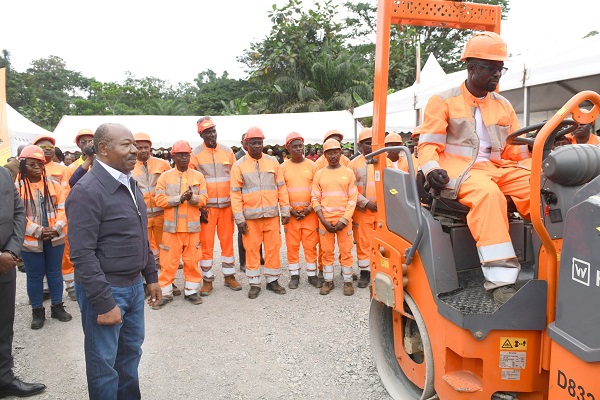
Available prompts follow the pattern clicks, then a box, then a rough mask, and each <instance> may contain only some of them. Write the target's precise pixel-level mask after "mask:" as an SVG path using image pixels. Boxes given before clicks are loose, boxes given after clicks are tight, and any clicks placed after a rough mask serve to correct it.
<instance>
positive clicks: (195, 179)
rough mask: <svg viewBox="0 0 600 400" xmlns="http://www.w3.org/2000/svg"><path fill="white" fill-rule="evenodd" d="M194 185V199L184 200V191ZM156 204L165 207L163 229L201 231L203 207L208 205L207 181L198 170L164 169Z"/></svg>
mask: <svg viewBox="0 0 600 400" xmlns="http://www.w3.org/2000/svg"><path fill="white" fill-rule="evenodd" d="M190 186H191V187H192V192H194V195H193V196H192V198H191V199H190V201H184V202H183V203H182V202H181V195H182V194H183V192H185V191H186V190H188V188H189V187H190ZM155 200H156V205H157V206H158V207H162V208H164V213H165V222H164V225H163V232H169V233H176V232H200V208H199V207H204V206H205V205H206V202H207V200H208V195H207V194H206V180H205V179H204V176H203V175H202V174H201V173H200V172H198V171H196V170H195V169H191V168H188V169H187V170H186V171H185V172H181V171H179V170H178V169H177V168H173V169H170V170H169V171H167V172H164V173H163V174H162V175H161V176H160V178H158V182H157V183H156V196H155Z"/></svg>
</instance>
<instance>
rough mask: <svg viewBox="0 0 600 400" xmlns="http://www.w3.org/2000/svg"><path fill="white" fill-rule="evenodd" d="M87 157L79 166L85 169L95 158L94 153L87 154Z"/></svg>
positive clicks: (88, 167)
mask: <svg viewBox="0 0 600 400" xmlns="http://www.w3.org/2000/svg"><path fill="white" fill-rule="evenodd" d="M86 155H87V158H86V159H85V161H84V162H83V163H82V164H81V168H83V169H85V170H86V171H88V170H89V169H90V167H91V166H92V165H93V164H94V159H95V158H96V155H95V154H89V155H88V154H87V153H86Z"/></svg>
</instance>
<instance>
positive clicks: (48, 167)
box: [44, 161, 69, 190]
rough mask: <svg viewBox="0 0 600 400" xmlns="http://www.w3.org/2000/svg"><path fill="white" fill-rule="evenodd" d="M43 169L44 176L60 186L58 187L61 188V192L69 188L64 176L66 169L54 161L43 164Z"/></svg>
mask: <svg viewBox="0 0 600 400" xmlns="http://www.w3.org/2000/svg"><path fill="white" fill-rule="evenodd" d="M44 169H45V171H46V176H47V177H48V178H50V179H52V180H53V181H54V182H56V183H58V184H60V187H61V188H63V190H64V189H65V188H67V187H68V186H69V180H68V179H66V174H65V171H66V170H67V167H65V166H64V165H60V164H59V163H56V162H54V161H50V162H49V163H47V164H44Z"/></svg>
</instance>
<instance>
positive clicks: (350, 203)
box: [311, 167, 358, 224]
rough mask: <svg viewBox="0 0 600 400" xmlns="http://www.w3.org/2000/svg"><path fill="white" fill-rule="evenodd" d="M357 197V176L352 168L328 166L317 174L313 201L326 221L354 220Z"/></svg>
mask: <svg viewBox="0 0 600 400" xmlns="http://www.w3.org/2000/svg"><path fill="white" fill-rule="evenodd" d="M357 198H358V190H357V188H356V177H355V175H354V172H353V171H352V170H351V169H350V168H347V167H339V168H329V167H327V168H323V169H320V170H318V171H317V173H316V174H315V178H314V179H313V186H312V192H311V203H312V207H313V208H314V210H315V211H319V210H321V212H322V213H323V217H324V218H325V220H326V221H328V222H330V223H333V224H335V223H337V222H338V221H340V220H342V219H343V220H344V222H346V223H349V222H350V221H352V214H354V209H355V208H356V200H357Z"/></svg>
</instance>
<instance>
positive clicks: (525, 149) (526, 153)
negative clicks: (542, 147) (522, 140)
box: [519, 144, 531, 159]
mask: <svg viewBox="0 0 600 400" xmlns="http://www.w3.org/2000/svg"><path fill="white" fill-rule="evenodd" d="M519 149H520V150H521V157H523V159H526V158H531V154H529V146H527V145H526V144H522V145H520V146H519Z"/></svg>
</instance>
